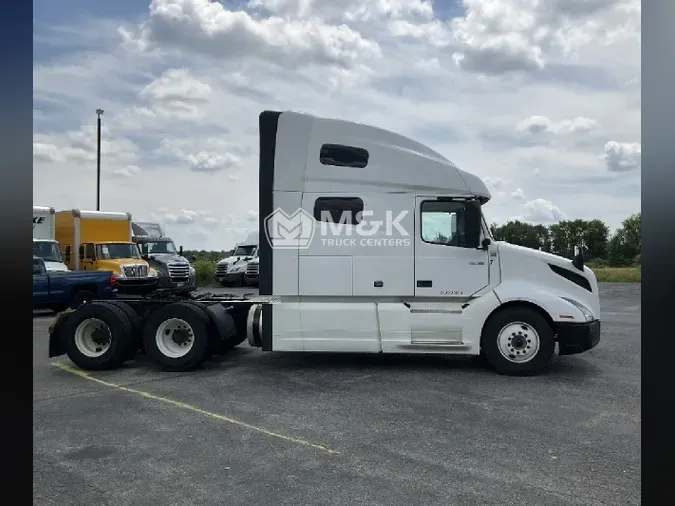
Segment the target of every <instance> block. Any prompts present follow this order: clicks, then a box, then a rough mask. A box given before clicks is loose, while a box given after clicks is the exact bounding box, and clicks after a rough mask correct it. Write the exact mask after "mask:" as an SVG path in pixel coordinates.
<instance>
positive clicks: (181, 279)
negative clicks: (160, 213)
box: [131, 222, 197, 294]
mask: <svg viewBox="0 0 675 506" xmlns="http://www.w3.org/2000/svg"><path fill="white" fill-rule="evenodd" d="M131 225H132V231H133V234H134V235H133V238H132V239H133V241H134V242H135V243H136V245H137V246H138V248H139V250H140V252H141V256H142V257H143V259H144V260H146V261H147V262H148V264H149V265H150V267H151V268H153V269H155V271H157V276H158V278H159V281H158V287H159V288H171V289H174V290H176V292H177V293H186V294H187V293H190V292H192V291H194V290H196V289H197V274H196V272H195V269H194V267H192V265H190V262H189V261H188V259H187V258H185V257H184V256H183V248H182V247H181V248H180V249H176V245H175V244H174V242H173V240H172V239H171V237H166V236H165V235H164V233H163V230H162V227H161V226H160V225H159V224H158V223H150V222H142V223H137V222H132V224H131Z"/></svg>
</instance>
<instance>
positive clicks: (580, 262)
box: [572, 246, 584, 272]
mask: <svg viewBox="0 0 675 506" xmlns="http://www.w3.org/2000/svg"><path fill="white" fill-rule="evenodd" d="M572 265H574V267H576V268H577V269H579V270H580V271H581V272H584V255H583V253H582V251H581V248H580V247H579V246H575V247H574V258H573V259H572Z"/></svg>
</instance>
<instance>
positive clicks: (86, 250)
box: [80, 243, 96, 271]
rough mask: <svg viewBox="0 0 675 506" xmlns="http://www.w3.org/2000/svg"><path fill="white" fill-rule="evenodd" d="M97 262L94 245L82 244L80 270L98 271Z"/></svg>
mask: <svg viewBox="0 0 675 506" xmlns="http://www.w3.org/2000/svg"><path fill="white" fill-rule="evenodd" d="M95 262H96V255H95V253H94V245H93V244H91V243H86V244H82V245H81V246H80V268H81V269H82V270H83V271H94V270H96V265H95Z"/></svg>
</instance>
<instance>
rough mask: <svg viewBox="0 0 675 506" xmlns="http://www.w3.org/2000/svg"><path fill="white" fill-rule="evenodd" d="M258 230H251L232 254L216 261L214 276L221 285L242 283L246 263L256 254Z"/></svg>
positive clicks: (240, 284)
mask: <svg viewBox="0 0 675 506" xmlns="http://www.w3.org/2000/svg"><path fill="white" fill-rule="evenodd" d="M258 235H259V234H258V231H255V232H251V233H250V234H249V235H248V237H247V238H246V240H245V241H244V242H242V243H240V244H238V245H237V246H236V247H235V248H234V251H233V252H232V254H231V255H230V256H229V257H227V258H223V259H222V260H219V261H218V262H217V263H216V271H215V275H214V278H215V280H216V282H218V283H220V284H222V285H223V286H228V285H236V286H242V285H243V284H244V274H245V273H246V267H247V266H248V263H249V262H250V261H251V260H252V259H254V258H256V257H257V256H258V249H259V248H258V245H259V240H258Z"/></svg>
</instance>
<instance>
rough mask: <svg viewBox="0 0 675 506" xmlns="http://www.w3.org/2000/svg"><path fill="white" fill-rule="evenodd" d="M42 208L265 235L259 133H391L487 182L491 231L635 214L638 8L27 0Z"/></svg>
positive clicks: (184, 229) (406, 0) (606, 2)
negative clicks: (293, 115) (268, 121)
mask: <svg viewBox="0 0 675 506" xmlns="http://www.w3.org/2000/svg"><path fill="white" fill-rule="evenodd" d="M33 5H34V16H35V19H34V33H35V35H34V39H35V42H34V48H35V49H34V55H35V63H34V110H33V119H34V132H35V133H34V145H33V148H34V165H33V167H34V168H33V171H34V180H33V181H34V186H33V188H34V189H33V203H34V204H35V205H48V206H52V207H55V208H57V209H68V208H80V209H93V208H95V204H96V114H95V111H96V109H97V108H99V107H100V108H102V109H104V110H105V114H104V118H103V123H104V128H103V139H104V140H103V145H102V151H103V155H102V172H103V183H102V188H103V190H102V209H103V210H109V211H128V212H131V213H132V214H133V216H134V217H135V218H138V219H146V220H147V219H152V220H158V221H161V222H163V223H164V224H165V225H166V228H167V232H168V233H169V234H170V235H172V236H173V237H174V239H175V240H176V242H177V243H179V244H182V245H184V246H185V247H186V248H199V249H201V248H205V249H218V250H220V249H227V248H230V247H231V246H232V245H233V244H234V242H236V241H239V240H242V239H243V238H245V237H246V235H247V233H248V232H249V231H250V230H251V229H254V228H255V227H256V226H257V222H256V217H257V208H258V195H257V184H258V181H257V142H258V140H257V119H258V114H259V113H260V112H261V111H262V110H264V109H276V110H282V109H294V110H301V111H305V112H309V113H313V114H317V115H322V116H328V117H338V118H343V119H350V120H357V121H360V122H366V123H369V124H373V125H377V126H381V127H385V128H388V129H390V130H394V131H397V132H398V133H401V134H404V135H407V136H409V137H412V138H414V139H415V140H418V141H421V142H422V143H424V144H427V145H428V146H429V147H431V148H433V149H435V150H437V151H439V152H441V153H442V154H444V155H445V156H447V157H448V158H449V159H450V160H452V161H453V162H455V163H456V164H458V165H459V166H461V167H462V168H464V169H466V170H468V171H470V172H473V173H475V174H478V175H479V176H481V177H482V178H483V179H484V180H485V181H486V182H487V183H488V185H489V187H490V188H491V191H492V193H493V197H494V198H493V200H492V201H491V202H490V203H489V204H488V205H487V206H486V209H485V211H486V215H487V217H488V219H489V220H490V221H495V222H504V221H506V220H508V219H510V218H520V219H525V220H528V221H532V222H538V223H551V222H554V221H557V220H560V219H564V218H570V219H574V218H586V219H590V218H600V219H603V220H605V221H606V222H607V223H608V224H609V225H610V226H612V227H616V226H618V225H619V224H620V222H621V220H622V219H623V218H625V217H626V216H628V215H629V214H631V213H634V212H638V211H639V210H640V170H641V167H640V142H641V141H640V2H639V0H463V1H462V0H458V1H450V0H433V1H431V0H358V1H357V0H222V1H221V2H216V1H212V0H152V1H147V0H117V1H116V2H102V1H91V0H61V1H59V2H54V1H53V0H34V2H33Z"/></svg>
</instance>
